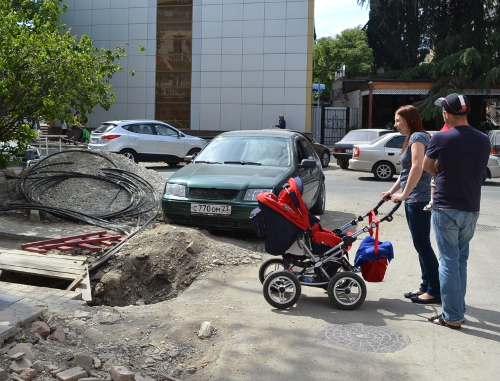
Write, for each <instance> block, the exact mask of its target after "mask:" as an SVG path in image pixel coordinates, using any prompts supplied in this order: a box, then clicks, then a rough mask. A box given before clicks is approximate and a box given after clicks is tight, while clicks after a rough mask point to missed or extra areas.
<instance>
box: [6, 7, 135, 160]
mask: <svg viewBox="0 0 500 381" xmlns="http://www.w3.org/2000/svg"><path fill="white" fill-rule="evenodd" d="M61 2H62V0H42V1H40V0H37V1H32V0H0V36H2V38H1V39H0V73H1V74H0V141H4V142H5V141H9V140H18V141H19V143H20V145H19V147H20V149H22V148H25V147H26V144H27V142H28V140H29V134H26V133H21V132H20V129H19V126H20V125H23V123H24V118H25V117H27V116H28V115H33V116H36V117H42V118H44V119H46V120H54V119H56V118H59V119H65V120H71V119H72V115H73V113H78V114H79V115H80V118H82V119H83V120H85V115H87V114H88V113H90V112H92V110H93V109H94V108H95V107H96V106H97V105H100V106H101V107H103V108H104V109H106V110H107V109H109V108H110V106H111V105H112V104H113V102H114V94H113V93H111V85H110V83H109V80H110V79H111V78H112V76H113V75H114V74H115V73H117V72H118V71H120V70H123V69H122V67H121V66H120V65H119V64H115V63H114V62H115V61H116V60H118V59H119V58H121V57H124V56H125V54H124V50H123V49H122V48H121V47H117V48H115V49H114V50H109V49H103V48H101V49H97V48H94V47H93V43H92V41H91V40H90V38H89V37H88V36H86V35H83V36H81V37H80V40H79V41H77V39H76V37H75V36H72V35H71V34H70V32H68V31H64V29H65V26H64V25H60V23H59V17H60V15H61V14H62V13H63V12H64V11H65V10H66V6H61ZM131 74H133V73H131ZM2 154H3V155H9V154H11V153H9V152H3V153H2V152H0V155H2Z"/></svg>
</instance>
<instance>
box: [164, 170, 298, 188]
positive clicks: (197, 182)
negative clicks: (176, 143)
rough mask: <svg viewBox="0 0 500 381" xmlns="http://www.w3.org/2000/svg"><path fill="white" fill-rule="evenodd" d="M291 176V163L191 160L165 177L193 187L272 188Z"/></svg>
mask: <svg viewBox="0 0 500 381" xmlns="http://www.w3.org/2000/svg"><path fill="white" fill-rule="evenodd" d="M291 176H294V174H293V168H291V167H272V166H262V165H236V164H205V163H199V164H198V163H191V164H188V165H186V166H185V167H184V168H181V169H179V170H178V171H177V172H175V173H174V174H173V175H172V176H171V177H170V178H169V179H168V180H167V181H168V182H169V183H177V184H183V185H186V186H188V187H194V188H198V187H199V188H217V189H240V190H241V189H259V188H266V189H273V188H275V187H276V186H281V184H282V183H283V182H285V181H286V180H288V178H289V177H291Z"/></svg>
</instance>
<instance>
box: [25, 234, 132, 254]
mask: <svg viewBox="0 0 500 381" xmlns="http://www.w3.org/2000/svg"><path fill="white" fill-rule="evenodd" d="M122 240H123V237H122V236H121V235H110V234H108V232H107V231H106V230H102V231H98V232H93V233H85V234H77V235H72V236H68V237H62V238H54V239H48V240H45V241H37V242H30V243H24V244H22V245H21V247H22V249H23V250H26V251H31V252H33V253H40V254H45V253H46V252H47V251H48V250H51V249H56V250H61V251H72V250H74V249H75V248H77V247H79V248H82V249H87V250H92V251H102V247H101V246H97V245H95V244H100V245H105V246H113V242H120V241H122ZM93 244H94V245H93Z"/></svg>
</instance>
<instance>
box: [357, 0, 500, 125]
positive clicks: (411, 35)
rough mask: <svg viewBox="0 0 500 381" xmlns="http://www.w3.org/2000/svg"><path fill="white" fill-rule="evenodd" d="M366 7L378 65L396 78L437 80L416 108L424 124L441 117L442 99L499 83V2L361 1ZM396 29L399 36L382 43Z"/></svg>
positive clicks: (368, 31)
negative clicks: (439, 104) (438, 103)
mask: <svg viewBox="0 0 500 381" xmlns="http://www.w3.org/2000/svg"><path fill="white" fill-rule="evenodd" d="M365 3H366V4H369V6H370V21H369V22H368V24H367V25H368V30H367V34H368V37H369V42H370V46H371V47H372V48H373V51H374V56H375V61H376V63H377V64H387V65H388V66H390V67H391V68H392V69H393V70H394V71H393V72H392V73H390V74H389V75H388V76H389V77H392V78H398V79H402V80H412V79H423V80H428V79H432V80H435V81H436V82H435V85H434V86H433V87H432V89H431V90H430V91H429V94H428V98H427V99H425V100H424V101H423V102H420V103H416V104H415V105H416V106H417V107H419V109H420V112H421V114H422V117H423V118H424V119H430V118H432V117H435V116H436V115H437V114H439V113H440V112H441V110H440V109H439V108H438V107H435V106H434V100H435V99H436V98H438V97H440V96H445V95H447V94H449V93H451V92H463V91H464V90H467V89H477V90H479V91H481V92H485V93H488V92H489V91H490V89H491V88H492V87H493V86H495V85H499V84H500V28H499V27H498V26H499V25H500V12H499V9H500V8H499V7H500V4H499V2H498V0H457V1H450V0H425V1H424V0H405V1H396V0H369V1H366V0H358V5H361V6H362V5H364V4H365ZM411 20H413V21H411ZM401 25H403V26H405V29H401V28H400V26H401ZM391 28H393V29H394V30H396V31H397V33H396V34H395V35H394V36H392V37H391V38H387V39H386V40H383V39H384V34H388V33H390V29H391ZM377 33H378V34H377ZM417 35H418V36H419V37H418V44H417V43H416V42H417V40H416V38H417ZM370 36H372V37H370ZM373 36H374V37H373ZM394 38H395V40H394ZM401 44H403V45H401ZM425 52H429V54H428V56H427V57H426V59H424V58H423V57H422V55H423V53H425ZM391 56H392V58H391ZM415 58H417V60H415ZM405 60H406V61H405Z"/></svg>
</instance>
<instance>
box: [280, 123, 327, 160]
mask: <svg viewBox="0 0 500 381" xmlns="http://www.w3.org/2000/svg"><path fill="white" fill-rule="evenodd" d="M285 131H292V132H297V133H299V134H301V135H302V136H304V137H305V138H306V139H307V140H308V141H309V143H311V145H312V147H313V148H314V151H316V154H317V155H318V157H319V160H320V161H321V167H323V168H326V167H328V165H329V164H330V156H331V152H330V149H329V148H328V147H327V146H325V145H323V144H321V143H318V142H317V141H316V140H314V139H311V138H310V137H309V136H307V135H306V134H304V133H303V132H300V131H295V130H287V129H285Z"/></svg>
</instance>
